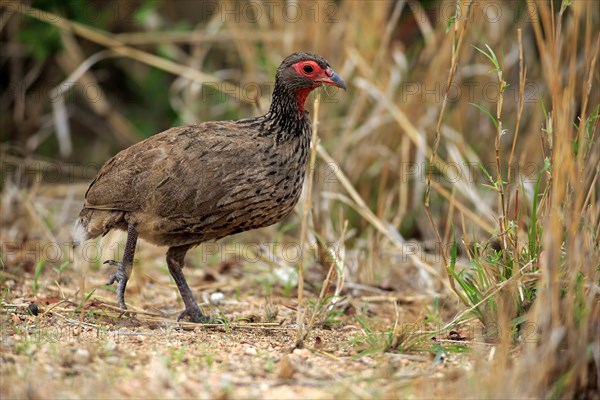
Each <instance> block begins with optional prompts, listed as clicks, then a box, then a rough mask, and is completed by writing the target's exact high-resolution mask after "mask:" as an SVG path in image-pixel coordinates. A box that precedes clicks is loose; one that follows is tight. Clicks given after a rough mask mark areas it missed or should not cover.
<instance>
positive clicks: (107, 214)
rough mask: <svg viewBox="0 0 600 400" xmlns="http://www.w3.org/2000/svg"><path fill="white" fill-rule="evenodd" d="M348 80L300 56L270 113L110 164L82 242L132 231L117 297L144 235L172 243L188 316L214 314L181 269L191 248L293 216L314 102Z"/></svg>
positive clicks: (167, 135)
mask: <svg viewBox="0 0 600 400" xmlns="http://www.w3.org/2000/svg"><path fill="white" fill-rule="evenodd" d="M323 84H329V85H334V86H338V87H342V88H344V89H345V85H344V82H343V81H342V80H341V78H339V77H338V76H337V75H336V74H335V72H333V70H332V69H331V67H330V66H329V65H328V63H327V61H325V60H324V59H323V58H321V57H319V56H316V55H313V54H309V53H294V54H292V55H291V56H289V57H287V58H286V59H285V60H284V61H283V62H282V64H281V66H280V67H279V69H278V70H277V75H276V81H275V89H274V92H273V101H272V105H271V108H270V110H269V112H268V113H267V114H265V115H264V116H261V117H257V118H250V119H244V120H239V121H220V122H205V123H201V124H195V125H189V126H183V127H177V128H171V129H169V130H166V131H164V132H161V133H159V134H156V135H154V136H152V137H150V138H148V139H146V140H144V141H142V142H140V143H137V144H135V145H133V146H131V147H129V148H127V149H125V150H123V151H121V152H120V153H119V154H117V155H116V156H115V157H113V158H112V159H110V160H109V161H107V162H106V163H105V164H104V166H103V167H102V168H101V170H100V171H99V173H98V175H97V176H96V178H95V179H94V181H93V182H92V184H91V185H90V187H89V189H88V191H87V193H86V196H85V203H84V208H83V210H82V211H81V213H80V215H79V220H78V225H77V229H76V235H75V236H76V237H75V240H76V241H80V240H86V239H89V238H93V237H97V236H99V235H103V234H106V233H107V232H108V231H110V230H112V229H121V230H126V231H127V232H128V244H127V246H126V249H125V255H124V258H123V261H122V262H116V261H112V260H110V261H108V263H110V264H112V265H115V266H117V268H118V269H117V272H116V273H115V274H113V276H111V279H110V281H109V283H113V282H114V281H118V282H119V287H118V291H117V295H118V296H117V297H118V300H119V305H120V307H121V308H123V309H124V308H125V302H124V291H125V286H126V283H127V279H128V277H129V275H130V273H131V265H132V263H133V255H134V252H135V244H136V240H137V238H138V236H139V237H140V238H142V239H145V240H147V241H149V242H151V243H154V244H157V245H162V246H169V251H168V252H167V264H168V266H169V271H170V272H171V274H172V275H173V278H174V279H175V282H176V283H177V285H178V287H179V290H180V292H181V295H182V298H183V300H184V303H185V305H186V310H185V311H184V313H183V314H182V315H181V316H180V318H181V317H184V316H188V317H190V319H192V320H193V321H196V322H199V321H202V320H203V319H204V316H203V314H202V312H201V310H200V309H199V307H198V306H197V304H196V302H195V300H194V299H193V296H192V294H191V291H190V290H189V287H187V283H186V282H185V278H184V277H183V274H182V272H181V268H182V267H183V257H184V255H185V253H186V252H187V250H188V249H189V248H190V247H193V246H195V245H198V244H200V243H202V242H204V241H207V240H213V239H219V238H223V237H225V236H228V235H231V234H234V233H238V232H243V231H247V230H250V229H256V228H260V227H264V226H268V225H271V224H274V223H276V222H278V221H280V220H281V219H283V218H285V217H286V216H287V215H288V214H290V212H291V211H292V209H293V208H294V206H295V205H296V203H297V201H298V198H299V196H300V193H301V190H302V184H303V181H304V175H305V169H306V161H307V156H308V152H309V148H310V138H311V126H310V120H309V118H308V113H307V112H306V111H304V101H305V99H306V96H307V95H308V93H310V91H312V90H313V89H315V88H317V87H319V86H321V85H323Z"/></svg>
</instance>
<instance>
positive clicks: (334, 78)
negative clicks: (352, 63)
mask: <svg viewBox="0 0 600 400" xmlns="http://www.w3.org/2000/svg"><path fill="white" fill-rule="evenodd" d="M320 81H321V82H322V83H324V84H326V85H331V86H337V87H339V88H342V89H344V90H346V84H345V83H344V80H343V79H342V78H340V76H339V75H338V74H336V73H335V71H334V70H332V69H331V68H327V69H326V70H325V76H323V77H322V78H321V79H320Z"/></svg>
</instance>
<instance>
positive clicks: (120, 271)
mask: <svg viewBox="0 0 600 400" xmlns="http://www.w3.org/2000/svg"><path fill="white" fill-rule="evenodd" d="M104 264H109V265H112V266H114V267H117V270H116V272H113V273H112V274H110V276H109V277H108V282H107V283H106V284H107V285H112V284H113V283H115V282H117V302H118V303H119V308H120V309H121V310H127V306H125V287H126V286H127V280H128V279H129V278H128V277H127V269H126V268H125V265H124V264H123V263H122V262H118V261H115V260H106V261H104Z"/></svg>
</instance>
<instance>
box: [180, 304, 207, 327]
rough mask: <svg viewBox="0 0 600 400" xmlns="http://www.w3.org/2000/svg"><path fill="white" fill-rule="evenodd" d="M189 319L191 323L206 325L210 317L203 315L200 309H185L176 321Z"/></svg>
mask: <svg viewBox="0 0 600 400" xmlns="http://www.w3.org/2000/svg"><path fill="white" fill-rule="evenodd" d="M186 318H187V319H189V320H190V321H191V322H195V323H197V324H206V323H207V322H209V321H210V317H208V316H207V315H204V313H202V310H201V309H200V307H198V306H196V307H195V308H186V309H185V310H184V311H183V312H182V313H181V314H179V317H177V321H181V320H182V319H186Z"/></svg>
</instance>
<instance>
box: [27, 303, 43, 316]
mask: <svg viewBox="0 0 600 400" xmlns="http://www.w3.org/2000/svg"><path fill="white" fill-rule="evenodd" d="M27 309H28V311H29V314H31V315H35V316H37V315H38V314H39V312H40V309H39V307H38V305H37V304H35V303H31V304H29V306H27Z"/></svg>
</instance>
